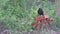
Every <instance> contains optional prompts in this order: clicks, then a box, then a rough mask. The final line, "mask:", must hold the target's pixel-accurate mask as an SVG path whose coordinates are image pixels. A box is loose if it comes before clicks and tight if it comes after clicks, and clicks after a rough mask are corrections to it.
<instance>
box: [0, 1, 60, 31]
mask: <svg viewBox="0 0 60 34" xmlns="http://www.w3.org/2000/svg"><path fill="white" fill-rule="evenodd" d="M38 8H42V9H43V11H44V12H45V13H47V14H48V15H49V16H50V17H53V18H54V19H55V21H54V22H53V23H52V24H51V27H50V28H51V29H53V30H59V29H60V16H57V14H56V4H55V3H52V2H51V1H49V0H0V22H2V24H3V25H4V27H7V28H8V29H12V30H17V29H19V30H20V31H31V30H32V25H31V24H32V23H34V17H35V16H37V15H38V14H37V10H38Z"/></svg>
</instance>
